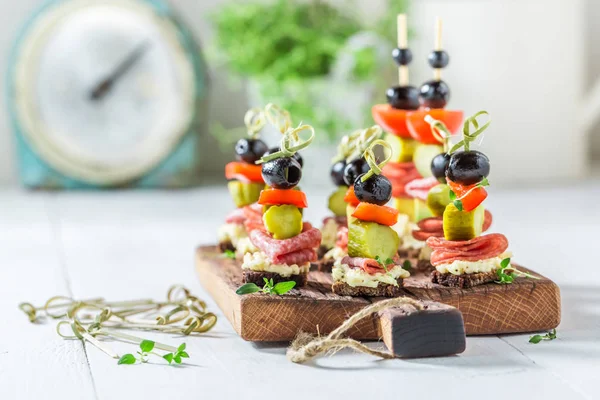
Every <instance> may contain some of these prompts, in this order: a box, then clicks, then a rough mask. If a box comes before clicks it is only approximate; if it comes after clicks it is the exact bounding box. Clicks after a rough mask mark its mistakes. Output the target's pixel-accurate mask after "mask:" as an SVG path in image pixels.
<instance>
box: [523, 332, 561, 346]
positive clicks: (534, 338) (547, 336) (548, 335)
mask: <svg viewBox="0 0 600 400" xmlns="http://www.w3.org/2000/svg"><path fill="white" fill-rule="evenodd" d="M554 339H556V329H552V330H551V331H549V332H547V333H546V334H545V335H533V336H532V337H530V338H529V343H533V344H538V343H539V342H541V341H542V340H547V341H550V340H554Z"/></svg>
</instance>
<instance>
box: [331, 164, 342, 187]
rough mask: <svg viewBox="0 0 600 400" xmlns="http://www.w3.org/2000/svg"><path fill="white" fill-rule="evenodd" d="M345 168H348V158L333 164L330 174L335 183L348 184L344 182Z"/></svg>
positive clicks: (339, 184)
mask: <svg viewBox="0 0 600 400" xmlns="http://www.w3.org/2000/svg"><path fill="white" fill-rule="evenodd" d="M344 168H346V160H340V161H337V162H335V163H334V164H333V165H332V166H331V172H330V175H331V180H332V181H333V184H334V185H336V186H342V185H345V184H346V182H344Z"/></svg>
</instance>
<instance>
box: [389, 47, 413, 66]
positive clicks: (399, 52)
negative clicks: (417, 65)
mask: <svg viewBox="0 0 600 400" xmlns="http://www.w3.org/2000/svg"><path fill="white" fill-rule="evenodd" d="M392 58H393V59H394V61H396V64H398V65H408V64H410V62H411V61H412V52H411V51H410V49H401V48H398V47H396V48H395V49H394V50H392Z"/></svg>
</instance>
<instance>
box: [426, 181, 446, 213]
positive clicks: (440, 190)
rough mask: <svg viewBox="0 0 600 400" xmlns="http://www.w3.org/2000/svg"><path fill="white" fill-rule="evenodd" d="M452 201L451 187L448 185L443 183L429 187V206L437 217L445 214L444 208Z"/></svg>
mask: <svg viewBox="0 0 600 400" xmlns="http://www.w3.org/2000/svg"><path fill="white" fill-rule="evenodd" d="M450 203H451V200H450V187H449V186H448V185H446V184H443V183H441V184H439V185H437V186H434V187H432V188H431V189H429V193H427V207H429V210H431V213H432V214H433V215H434V216H435V217H441V216H442V215H444V210H446V206H447V205H448V204H450Z"/></svg>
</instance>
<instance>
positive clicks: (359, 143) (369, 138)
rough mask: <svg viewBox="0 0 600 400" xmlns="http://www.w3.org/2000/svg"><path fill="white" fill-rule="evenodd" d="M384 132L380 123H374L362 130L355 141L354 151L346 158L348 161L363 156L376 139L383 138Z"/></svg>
mask: <svg viewBox="0 0 600 400" xmlns="http://www.w3.org/2000/svg"><path fill="white" fill-rule="evenodd" d="M382 133H383V131H382V130H381V127H380V126H379V125H373V126H371V127H370V128H367V129H364V130H362V131H360V135H359V136H358V138H357V139H356V140H355V141H354V149H352V152H351V153H350V155H349V156H348V157H347V158H346V162H350V161H353V160H355V159H357V158H359V157H361V156H362V155H363V154H364V153H365V152H366V151H367V149H368V148H369V147H370V146H371V145H372V144H373V143H374V142H375V141H376V140H378V139H380V138H381V135H382Z"/></svg>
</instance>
